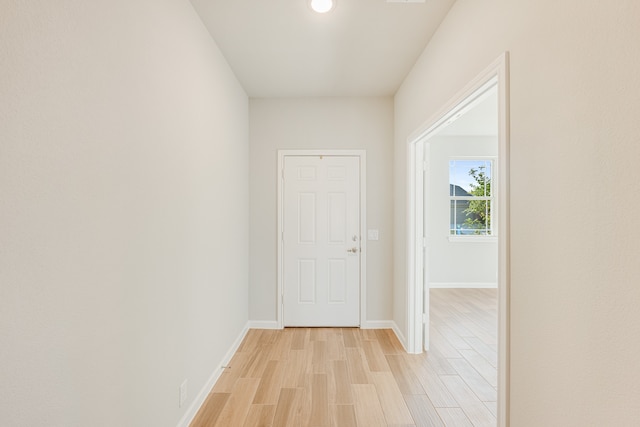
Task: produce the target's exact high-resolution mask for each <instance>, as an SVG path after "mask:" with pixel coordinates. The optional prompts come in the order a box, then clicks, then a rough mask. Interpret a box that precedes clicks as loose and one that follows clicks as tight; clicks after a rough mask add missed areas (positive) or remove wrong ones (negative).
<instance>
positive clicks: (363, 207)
mask: <svg viewBox="0 0 640 427" xmlns="http://www.w3.org/2000/svg"><path fill="white" fill-rule="evenodd" d="M287 156H327V157H329V156H352V157H358V158H359V159H360V316H359V318H360V327H364V326H365V325H366V313H367V305H366V303H367V274H366V273H367V239H366V237H367V232H366V230H367V223H366V218H367V198H366V195H367V180H366V178H367V161H366V160H367V156H366V150H278V185H277V191H278V198H277V204H278V205H277V210H278V232H277V234H276V240H277V241H278V255H277V257H278V258H277V263H278V273H277V276H278V278H277V282H278V295H277V300H276V305H277V310H276V312H277V319H276V321H277V322H278V328H279V329H282V328H284V315H283V313H284V274H283V273H284V248H283V232H284V223H283V215H282V214H283V212H284V205H283V203H284V159H285V157H287Z"/></svg>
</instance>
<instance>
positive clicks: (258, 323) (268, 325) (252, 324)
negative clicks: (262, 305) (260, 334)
mask: <svg viewBox="0 0 640 427" xmlns="http://www.w3.org/2000/svg"><path fill="white" fill-rule="evenodd" d="M249 329H280V327H279V326H278V321H277V320H249Z"/></svg>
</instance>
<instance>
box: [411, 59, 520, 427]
mask: <svg viewBox="0 0 640 427" xmlns="http://www.w3.org/2000/svg"><path fill="white" fill-rule="evenodd" d="M493 81H495V82H497V87H498V168H497V169H498V171H499V175H498V186H499V190H498V200H497V202H498V218H499V219H500V221H499V223H498V417H497V419H498V426H500V427H507V426H508V424H509V421H508V420H509V399H508V398H509V319H510V307H509V289H510V259H509V255H510V249H509V204H508V195H509V54H508V52H505V53H503V54H502V55H501V56H500V57H499V58H498V59H496V60H495V61H494V62H493V63H492V64H491V65H490V66H489V67H487V68H486V69H485V70H484V71H483V72H482V73H480V74H479V75H478V76H477V77H476V78H475V79H473V80H472V81H471V82H470V83H469V84H468V85H467V86H465V88H464V89H462V91H460V93H458V95H457V96H455V97H454V98H453V99H452V100H451V101H449V102H448V103H447V104H446V105H445V106H444V107H443V108H442V109H441V110H440V111H439V112H438V114H436V115H434V116H433V117H432V118H431V119H429V120H428V121H427V122H425V124H424V125H423V126H421V127H420V128H418V129H417V130H416V131H415V132H414V133H412V134H411V135H410V136H409V138H408V150H407V184H408V185H407V272H408V277H407V279H408V283H407V315H408V319H407V325H408V331H407V333H408V339H407V351H408V352H409V353H421V352H422V348H423V340H422V329H423V327H422V325H423V313H425V307H424V297H425V294H426V295H427V297H428V292H424V288H423V286H424V277H423V276H424V257H423V246H424V241H423V240H424V239H423V237H422V236H424V230H423V227H424V225H423V218H424V212H423V197H424V192H423V188H424V182H423V159H424V143H422V142H423V141H425V140H426V139H427V138H428V137H430V136H431V135H433V134H434V133H435V132H437V130H439V128H440V127H441V126H442V125H443V124H445V123H446V122H447V121H448V120H449V119H451V118H452V117H454V116H455V115H456V114H458V113H460V112H461V111H462V110H463V109H464V108H465V107H466V106H467V105H468V104H469V103H470V102H471V100H472V97H473V95H474V94H475V93H477V92H478V91H479V90H482V88H483V87H486V86H487V85H489V84H491V83H492V82H493ZM426 308H427V309H428V307H426Z"/></svg>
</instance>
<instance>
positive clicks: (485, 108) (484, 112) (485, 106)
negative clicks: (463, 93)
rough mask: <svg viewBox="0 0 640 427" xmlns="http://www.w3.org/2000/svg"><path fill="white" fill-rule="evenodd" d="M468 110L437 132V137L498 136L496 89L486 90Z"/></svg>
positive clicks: (495, 87)
mask: <svg viewBox="0 0 640 427" xmlns="http://www.w3.org/2000/svg"><path fill="white" fill-rule="evenodd" d="M470 107H471V108H469V109H468V110H466V111H465V112H464V114H462V115H461V116H459V117H456V118H455V119H454V120H452V121H451V123H449V124H447V125H446V126H445V127H444V128H443V129H442V130H440V131H439V132H438V135H439V136H498V87H497V86H494V87H493V88H491V89H489V90H487V91H486V92H485V93H483V94H482V96H481V97H480V98H479V99H478V100H477V102H475V103H472V105H471V106H470Z"/></svg>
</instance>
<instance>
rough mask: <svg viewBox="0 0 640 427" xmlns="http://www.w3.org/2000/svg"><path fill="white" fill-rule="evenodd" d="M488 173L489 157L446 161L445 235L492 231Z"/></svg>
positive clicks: (489, 176)
mask: <svg viewBox="0 0 640 427" xmlns="http://www.w3.org/2000/svg"><path fill="white" fill-rule="evenodd" d="M492 175H493V162H492V160H487V159H473V160H470V159H456V160H451V161H450V162H449V198H450V199H451V206H450V209H451V210H450V221H449V224H450V226H449V234H452V235H483V236H487V235H491V234H492V232H491V208H492V205H493V195H492V193H491V181H492Z"/></svg>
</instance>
